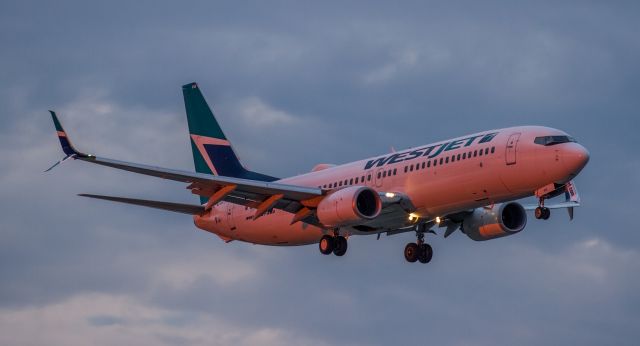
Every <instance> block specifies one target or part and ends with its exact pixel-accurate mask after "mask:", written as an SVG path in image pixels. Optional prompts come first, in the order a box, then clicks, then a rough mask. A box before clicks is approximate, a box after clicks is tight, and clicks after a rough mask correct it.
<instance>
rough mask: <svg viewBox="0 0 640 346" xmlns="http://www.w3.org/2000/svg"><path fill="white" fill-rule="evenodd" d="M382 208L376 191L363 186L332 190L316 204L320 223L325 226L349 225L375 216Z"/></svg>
mask: <svg viewBox="0 0 640 346" xmlns="http://www.w3.org/2000/svg"><path fill="white" fill-rule="evenodd" d="M380 210H382V201H380V197H379V196H378V193H377V192H375V191H374V190H373V189H370V188H368V187H364V186H350V187H346V188H344V189H341V190H338V191H335V192H332V193H331V194H330V195H328V196H327V197H325V198H324V199H323V200H322V201H320V203H319V204H318V209H317V215H318V220H319V221H320V223H322V224H323V225H325V226H327V227H335V226H350V225H355V224H358V223H361V222H363V221H366V220H371V219H374V218H376V217H377V216H378V215H379V214H380Z"/></svg>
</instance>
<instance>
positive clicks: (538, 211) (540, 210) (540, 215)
mask: <svg viewBox="0 0 640 346" xmlns="http://www.w3.org/2000/svg"><path fill="white" fill-rule="evenodd" d="M544 209H546V208H543V207H537V208H536V210H535V212H534V216H535V217H536V219H538V220H540V219H542V218H543V217H544Z"/></svg>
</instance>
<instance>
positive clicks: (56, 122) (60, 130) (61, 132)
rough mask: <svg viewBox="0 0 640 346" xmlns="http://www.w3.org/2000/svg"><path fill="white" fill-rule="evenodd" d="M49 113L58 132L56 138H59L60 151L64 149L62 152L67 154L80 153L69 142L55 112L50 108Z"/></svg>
mask: <svg viewBox="0 0 640 346" xmlns="http://www.w3.org/2000/svg"><path fill="white" fill-rule="evenodd" d="M49 113H51V118H52V119H53V125H54V126H55V128H56V132H57V133H58V139H59V140H60V145H61V146H62V151H64V153H65V154H66V155H67V156H71V155H74V154H75V155H78V154H80V152H78V151H77V150H76V148H74V147H73V144H71V141H70V140H69V137H68V136H67V133H66V132H65V131H64V128H63V127H62V124H60V120H58V116H57V115H56V112H54V111H51V110H50V111H49Z"/></svg>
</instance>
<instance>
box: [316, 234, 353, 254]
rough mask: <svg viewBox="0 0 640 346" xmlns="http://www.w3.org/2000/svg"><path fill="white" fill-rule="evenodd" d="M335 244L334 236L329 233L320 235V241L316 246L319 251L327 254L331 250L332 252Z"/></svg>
mask: <svg viewBox="0 0 640 346" xmlns="http://www.w3.org/2000/svg"><path fill="white" fill-rule="evenodd" d="M335 244H336V242H335V240H334V238H333V237H332V236H330V235H326V234H325V235H323V236H322V238H320V242H319V243H318V248H319V249H320V252H321V253H322V254H323V255H328V254H330V253H331V252H333V249H334V248H335ZM345 251H346V250H345Z"/></svg>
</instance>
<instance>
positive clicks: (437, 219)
mask: <svg viewBox="0 0 640 346" xmlns="http://www.w3.org/2000/svg"><path fill="white" fill-rule="evenodd" d="M440 222H442V219H441V218H440V216H436V223H438V224H439V223H440Z"/></svg>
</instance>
